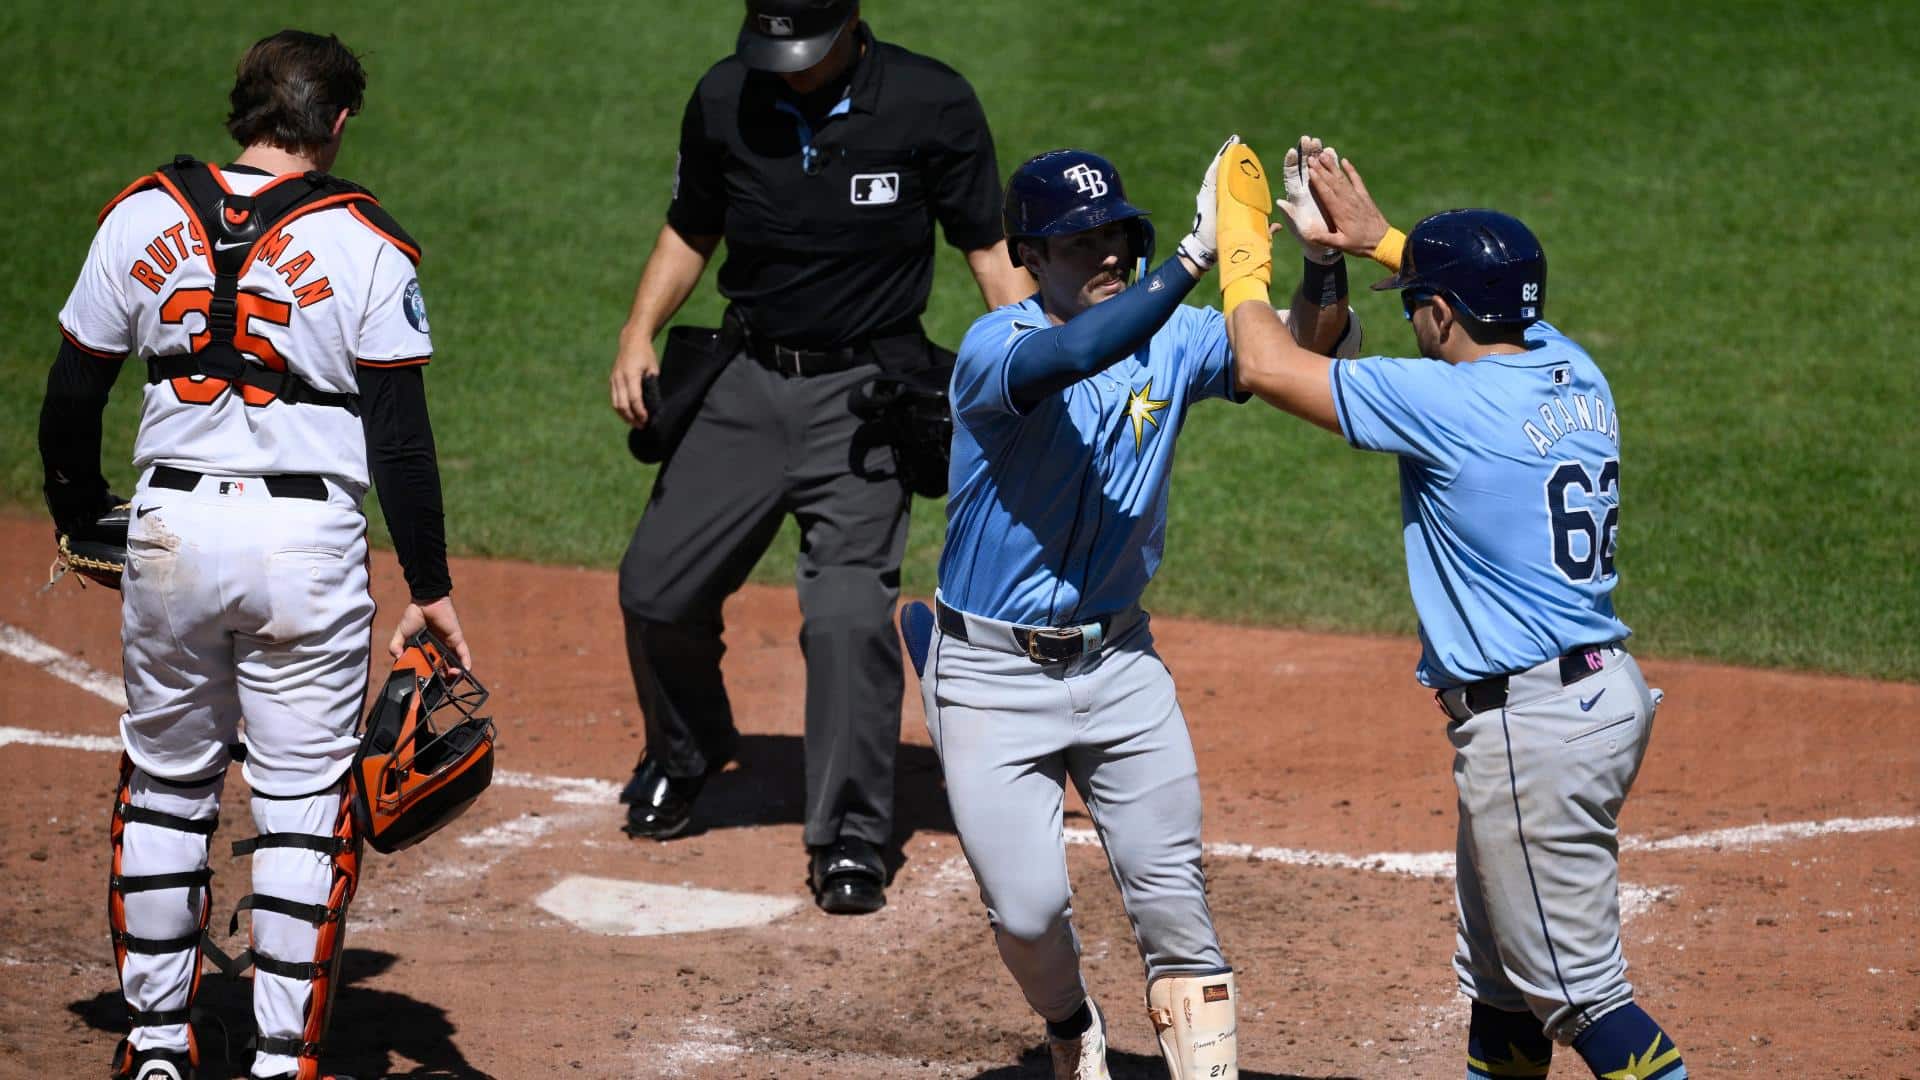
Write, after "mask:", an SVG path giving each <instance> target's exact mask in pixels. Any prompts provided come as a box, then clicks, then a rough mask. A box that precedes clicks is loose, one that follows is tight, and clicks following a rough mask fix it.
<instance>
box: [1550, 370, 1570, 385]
mask: <svg viewBox="0 0 1920 1080" xmlns="http://www.w3.org/2000/svg"><path fill="white" fill-rule="evenodd" d="M1572 381H1573V369H1572V368H1563V367H1557V368H1554V369H1553V385H1555V386H1565V385H1567V384H1568V383H1570V382H1572Z"/></svg>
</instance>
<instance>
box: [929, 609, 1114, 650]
mask: <svg viewBox="0 0 1920 1080" xmlns="http://www.w3.org/2000/svg"><path fill="white" fill-rule="evenodd" d="M934 606H935V608H937V609H938V612H939V614H938V619H939V622H940V632H941V633H943V634H945V635H947V636H948V637H950V638H958V639H960V640H961V641H966V642H969V643H971V640H972V639H970V638H969V637H968V636H967V620H966V617H965V616H963V615H962V614H961V613H960V611H959V610H958V609H957V608H954V607H953V606H951V605H949V604H948V603H947V602H946V601H945V600H939V599H936V600H935V602H934ZM1092 625H1097V626H1099V628H1100V637H1099V639H1098V640H1099V641H1100V642H1102V643H1104V642H1106V641H1107V640H1108V637H1109V636H1108V633H1107V632H1108V631H1109V630H1111V629H1112V628H1113V620H1112V618H1110V617H1102V618H1099V619H1095V620H1093V621H1092ZM1009 629H1010V630H1011V631H1012V633H1013V642H1014V644H1015V645H1018V646H1019V647H1020V651H1022V652H1024V653H1026V654H1027V659H1029V660H1032V661H1033V662H1034V663H1036V664H1058V663H1061V662H1063V661H1067V660H1077V659H1079V658H1080V657H1081V656H1084V655H1086V652H1087V634H1086V631H1085V630H1083V629H1082V628H1081V627H1078V626H1064V627H1054V626H1009Z"/></svg>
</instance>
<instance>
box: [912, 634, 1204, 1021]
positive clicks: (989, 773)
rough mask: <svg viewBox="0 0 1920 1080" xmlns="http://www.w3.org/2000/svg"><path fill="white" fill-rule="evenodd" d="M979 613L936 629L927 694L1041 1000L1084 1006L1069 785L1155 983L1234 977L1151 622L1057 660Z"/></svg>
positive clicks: (1023, 971)
mask: <svg viewBox="0 0 1920 1080" xmlns="http://www.w3.org/2000/svg"><path fill="white" fill-rule="evenodd" d="M966 618H967V623H968V626H969V629H970V632H969V635H968V636H969V639H970V640H969V641H962V640H960V639H958V638H954V637H949V636H948V635H946V634H944V633H940V632H938V631H936V632H935V633H934V636H933V644H932V648H931V650H930V653H929V656H928V658H927V665H926V670H925V671H924V672H923V673H922V675H921V680H920V695H921V701H922V703H923V704H924V705H925V706H926V715H927V730H928V733H929V734H930V735H932V737H933V745H934V749H935V750H936V751H937V752H938V753H939V755H940V764H941V766H942V767H943V768H944V770H945V772H946V778H947V801H948V804H949V805H950V806H951V807H952V808H953V820H954V824H955V826H956V827H957V828H958V829H959V832H960V844H961V847H962V848H963V849H964V850H965V851H966V855H967V862H968V863H969V864H970V865H971V866H972V867H973V874H974V877H975V878H976V879H977V880H978V881H979V883H980V898H981V900H983V901H985V903H986V905H987V917H988V919H989V920H990V921H991V922H992V924H993V933H994V940H995V941H996V942H997V943H998V945H999V947H1000V958H1001V959H1002V960H1003V961H1005V963H1006V965H1007V970H1009V971H1011V972H1012V973H1013V977H1014V980H1015V981H1016V982H1018V983H1019V984H1020V990H1021V992H1022V993H1024V994H1025V995H1026V998H1027V1002H1028V1004H1030V1005H1032V1006H1033V1008H1034V1011H1036V1012H1038V1013H1039V1014H1040V1015H1041V1016H1043V1017H1045V1018H1046V1019H1048V1020H1064V1019H1066V1018H1067V1017H1068V1016H1071V1015H1072V1014H1073V1012H1074V1010H1076V1009H1078V1008H1079V1007H1080V1003H1081V1002H1082V1001H1084V1000H1085V999H1086V986H1085V984H1084V983H1083V982H1082V981H1081V978H1080V941H1079V938H1078V937H1077V936H1076V935H1075V933H1074V930H1073V907H1072V901H1073V891H1072V888H1071V887H1070V886H1069V885H1068V883H1067V863H1066V853H1065V850H1064V848H1063V846H1062V844H1063V840H1062V836H1061V828H1062V824H1063V822H1062V814H1061V800H1062V798H1063V796H1064V795H1065V783H1066V779H1067V778H1068V777H1072V778H1073V785H1074V787H1075V788H1077V789H1078V790H1079V792H1080V796H1081V798H1082V799H1084V800H1085V801H1086V804H1087V810H1088V812H1089V813H1090V814H1091V815H1092V816H1093V823H1094V827H1095V828H1096V829H1098V830H1099V833H1100V840H1101V842H1102V843H1103V844H1105V845H1106V850H1107V863H1108V866H1109V868H1110V869H1111V870H1112V872H1113V880H1114V882H1115V883H1116V884H1117V885H1118V886H1119V887H1120V899H1121V902H1122V903H1123V904H1125V905H1126V909H1127V915H1128V917H1129V918H1130V919H1131V920H1132V922H1133V933H1134V938H1135V940H1136V942H1137V943H1138V945H1139V947H1140V957H1141V960H1142V961H1143V963H1144V964H1145V966H1146V972H1147V980H1148V982H1149V983H1151V982H1152V981H1153V980H1154V979H1157V978H1159V977H1161V976H1163V975H1175V974H1194V973H1200V972H1217V971H1224V970H1226V969H1227V965H1226V961H1225V959H1223V958H1222V956H1221V953H1220V942H1219V939H1218V938H1217V937H1215V936H1214V930H1213V915H1212V913H1211V912H1209V911H1208V909H1207V891H1206V878H1205V876H1204V875H1203V873H1202V872H1201V868H1200V854H1201V849H1200V775H1199V770H1198V767H1197V766H1196V764H1195V762H1194V757H1193V743H1192V741H1191V740H1190V739H1189V738H1188V736H1187V722H1186V718H1185V716H1183V715H1182V714H1181V712H1180V705H1179V703H1178V702H1177V701H1176V700H1175V699H1174V692H1173V677H1172V676H1171V675H1169V674H1168V673H1167V668H1166V665H1165V664H1163V663H1161V661H1160V656H1159V654H1157V653H1155V652H1154V650H1153V635H1152V633H1151V632H1150V631H1149V629H1148V626H1147V617H1146V615H1145V614H1144V613H1143V612H1141V611H1140V610H1139V609H1138V608H1135V609H1133V610H1132V611H1130V612H1127V613H1125V614H1123V615H1121V616H1118V617H1116V618H1115V619H1114V621H1113V624H1112V627H1111V631H1110V633H1111V642H1112V643H1111V644H1110V645H1108V646H1107V647H1106V648H1104V649H1102V650H1101V651H1100V652H1098V653H1096V654H1094V655H1092V656H1085V657H1081V658H1080V659H1077V660H1071V661H1068V662H1065V663H1058V664H1046V665H1041V664H1036V663H1034V662H1033V661H1032V660H1029V659H1028V658H1027V657H1026V656H1024V655H1021V654H1019V653H1016V652H1013V651H1012V647H1011V646H1010V645H1005V644H1004V641H1005V640H1006V639H1008V637H1009V633H1010V632H1009V631H1008V630H1007V629H1006V626H1007V624H1005V623H995V622H993V620H988V619H981V618H978V617H976V616H971V615H969V616H967V617H966ZM975 630H978V631H981V632H979V633H975V632H973V631H975Z"/></svg>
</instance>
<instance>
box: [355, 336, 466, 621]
mask: <svg viewBox="0 0 1920 1080" xmlns="http://www.w3.org/2000/svg"><path fill="white" fill-rule="evenodd" d="M357 371H358V374H359V379H360V420H361V423H362V424H363V425H364V426H365V428H366V432H367V469H368V472H369V473H370V474H371V476H372V478H373V486H374V490H375V491H376V492H377V493H378V494H379V497H380V509H381V511H382V512H383V513H384V514H386V518H387V531H388V532H389V533H390V534H392V536H393V552H394V554H395V555H398V556H399V557H400V569H401V571H402V572H404V573H405V574H406V578H407V590H408V591H409V592H410V593H412V595H413V601H414V603H417V604H425V603H429V602H431V601H434V600H438V599H440V598H441V597H443V596H445V595H447V594H448V593H449V592H452V591H453V580H452V578H451V577H450V576H449V575H448V573H447V530H446V517H445V515H444V514H443V513H442V512H441V506H440V462H439V459H438V457H437V456H436V455H435V454H434V449H433V424H432V422H431V421H430V420H429V419H428V417H427V383H426V379H425V378H424V377H423V376H422V373H421V370H420V368H419V367H417V366H415V367H400V368H382V367H367V366H362V367H360V368H358V369H357Z"/></svg>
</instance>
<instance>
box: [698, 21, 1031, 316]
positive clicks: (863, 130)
mask: <svg viewBox="0 0 1920 1080" xmlns="http://www.w3.org/2000/svg"><path fill="white" fill-rule="evenodd" d="M856 33H857V34H858V35H859V42H860V46H861V50H862V51H861V54H860V57H859V59H857V60H856V61H855V62H854V64H853V66H852V67H851V68H850V69H848V71H847V73H846V74H845V75H843V76H842V77H841V79H839V80H838V81H836V82H835V83H834V84H833V85H830V86H827V87H825V88H823V89H822V90H819V91H816V92H814V93H812V94H808V95H806V96H805V97H802V96H800V95H798V94H795V93H794V92H793V91H792V90H791V89H790V88H788V86H787V84H786V83H785V81H783V80H782V79H781V78H780V77H779V76H778V75H773V74H769V73H766V72H758V71H752V70H750V69H748V68H747V67H746V65H744V64H742V63H740V61H739V60H737V59H735V58H733V57H731V56H730V57H728V58H727V59H725V60H722V61H720V62H719V63H717V64H715V65H714V66H713V67H712V68H711V69H710V70H709V71H708V72H707V73H706V75H705V76H703V77H702V78H701V80H700V85H698V86H697V87H695V88H694V91H693V97H692V98H691V99H690V100H689V101H688V102H687V112H686V116H685V117H684V118H682V120H681V122H680V161H679V164H678V166H677V167H676V169H675V173H674V185H673V202H672V204H671V205H670V206H669V207H668V208H667V223H668V224H670V225H672V226H673V227H674V229H675V230H676V231H677V232H679V233H680V234H681V235H682V236H716V235H718V236H723V237H725V239H726V244H727V253H726V261H725V262H724V263H723V264H722V265H721V267H720V292H721V295H723V296H725V297H726V298H727V299H729V300H731V301H733V303H734V306H735V307H736V308H737V309H739V311H740V312H741V314H743V315H745V316H746V318H747V321H748V324H749V325H750V326H752V328H753V330H754V332H755V333H757V334H760V335H763V336H765V337H767V338H770V339H772V340H774V341H778V342H780V343H782V344H785V345H791V346H795V347H803V348H825V347H828V346H832V345H840V344H846V343H849V342H853V341H857V340H859V339H861V338H863V337H866V336H867V335H869V334H871V333H873V332H874V331H877V330H882V329H886V330H894V329H897V328H900V327H902V326H912V325H913V323H914V320H916V319H917V318H918V317H919V315H920V313H921V312H922V311H924V310H926V306H927V293H928V291H929V290H930V289H931V287H932V285H933V223H934V221H935V220H938V221H939V222H940V226H941V228H942V229H943V230H944V231H945V232H946V237H947V242H948V243H950V244H952V245H953V246H954V247H957V248H959V249H961V250H962V251H974V250H977V249H979V248H983V247H988V246H990V245H992V244H993V243H995V242H996V241H998V240H999V239H1000V174H999V170H998V166H997V165H996V164H995V162H994V157H993V136H992V135H991V134H989V133H988V131H987V119H986V114H985V113H983V112H982V111H981V108H980V101H979V99H978V98H976V97H974V94H973V88H972V87H971V86H969V85H967V81H966V80H965V79H963V78H961V77H960V75H959V73H958V72H956V71H954V70H953V69H952V68H949V67H947V66H946V65H945V64H942V63H940V62H939V61H937V60H933V59H930V58H928V57H925V56H921V55H919V54H917V53H912V52H908V51H907V50H905V49H902V48H900V47H898V46H895V45H888V44H885V43H882V42H878V41H875V40H874V39H873V34H872V32H871V31H869V30H868V29H867V26H866V24H865V23H861V24H860V25H859V26H858V27H857V28H856Z"/></svg>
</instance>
